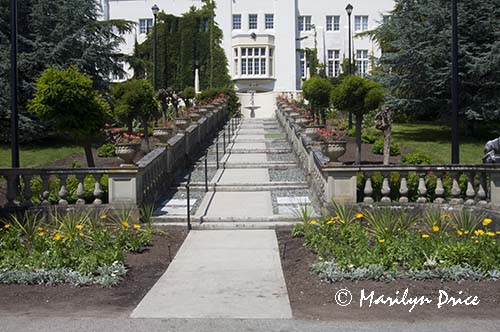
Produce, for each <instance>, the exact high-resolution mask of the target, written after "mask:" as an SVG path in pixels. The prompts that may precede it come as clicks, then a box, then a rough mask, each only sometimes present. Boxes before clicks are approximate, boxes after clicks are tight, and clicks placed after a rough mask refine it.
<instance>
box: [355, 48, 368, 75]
mask: <svg viewBox="0 0 500 332" xmlns="http://www.w3.org/2000/svg"><path fill="white" fill-rule="evenodd" d="M368 60H369V59H368V50H356V66H357V74H358V75H359V76H362V77H365V76H366V75H368Z"/></svg>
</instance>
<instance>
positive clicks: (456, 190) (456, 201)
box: [450, 172, 464, 204]
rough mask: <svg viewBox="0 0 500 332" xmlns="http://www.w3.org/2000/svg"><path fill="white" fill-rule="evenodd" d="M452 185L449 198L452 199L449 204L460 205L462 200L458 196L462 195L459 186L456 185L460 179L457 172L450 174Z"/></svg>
mask: <svg viewBox="0 0 500 332" xmlns="http://www.w3.org/2000/svg"><path fill="white" fill-rule="evenodd" d="M451 177H452V181H453V185H452V187H451V197H452V199H451V200H450V203H451V204H462V203H463V202H464V200H463V199H462V197H460V195H461V194H462V191H461V190H460V185H459V183H458V178H459V177H460V173H458V172H453V173H451Z"/></svg>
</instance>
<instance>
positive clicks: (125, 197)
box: [0, 105, 229, 211]
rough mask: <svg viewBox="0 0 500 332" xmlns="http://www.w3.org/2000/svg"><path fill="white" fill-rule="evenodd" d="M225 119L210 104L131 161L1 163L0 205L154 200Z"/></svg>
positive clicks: (225, 111) (224, 110)
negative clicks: (69, 165)
mask: <svg viewBox="0 0 500 332" xmlns="http://www.w3.org/2000/svg"><path fill="white" fill-rule="evenodd" d="M228 119H229V110H228V109H227V107H225V106H224V105H219V106H217V107H216V108H214V107H212V109H211V110H210V111H209V112H207V113H206V114H205V115H204V116H203V117H202V118H201V119H200V120H198V121H197V122H196V123H193V124H191V125H190V126H189V127H188V128H187V129H186V130H185V131H184V132H182V133H177V134H176V135H175V136H173V137H172V138H170V140H169V141H168V142H167V144H166V146H162V147H158V148H156V149H154V150H153V151H151V152H150V153H148V154H147V155H146V156H144V158H142V159H141V160H140V161H138V162H137V163H136V165H133V166H130V167H116V168H74V169H44V168H19V169H11V168H8V169H0V208H1V210H5V211H8V210H13V209H25V208H31V207H34V206H36V207H46V206H51V205H57V206H61V207H68V206H72V205H74V206H85V205H102V204H111V205H120V206H139V205H141V204H143V203H145V202H148V203H153V202H154V201H156V200H157V199H159V198H161V196H162V195H163V194H164V192H165V191H167V190H168V188H169V187H170V185H171V184H172V183H173V181H174V179H175V175H176V172H177V171H179V170H181V169H183V168H184V167H185V166H186V165H187V163H189V162H191V159H192V158H193V157H194V156H195V155H196V154H197V153H198V152H199V151H200V150H201V148H202V146H203V145H205V144H207V143H208V141H209V139H210V138H211V137H213V136H215V135H216V134H217V132H218V131H219V130H220V129H221V128H222V127H223V126H224V124H225V123H226V122H227V121H228ZM2 187H3V188H5V195H4V196H5V197H4V198H2V197H1V196H2V189H1V188H2Z"/></svg>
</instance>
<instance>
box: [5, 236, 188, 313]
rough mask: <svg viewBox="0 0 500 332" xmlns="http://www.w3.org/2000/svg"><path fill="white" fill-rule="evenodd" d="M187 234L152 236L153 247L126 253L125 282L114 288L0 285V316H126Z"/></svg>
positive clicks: (162, 269) (156, 277)
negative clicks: (136, 252) (140, 251)
mask: <svg viewBox="0 0 500 332" xmlns="http://www.w3.org/2000/svg"><path fill="white" fill-rule="evenodd" d="M186 235H187V234H186V232H184V231H180V230H169V231H167V232H161V233H159V232H158V233H157V234H154V235H153V245H152V246H151V247H150V248H148V249H147V250H146V251H144V252H143V253H141V254H128V255H127V260H126V265H127V268H128V272H127V275H126V276H125V279H124V280H123V281H122V282H121V283H120V284H119V285H118V286H116V287H113V288H102V287H100V286H89V287H71V286H69V285H58V286H31V285H0V316H2V315H10V316H13V315H14V316H23V317H47V316H48V317H54V316H55V317H103V318H111V317H112V318H116V317H128V316H129V315H130V313H131V312H132V310H133V309H134V308H135V307H136V306H137V304H138V303H139V302H140V301H141V300H142V298H143V297H144V295H146V293H147V292H148V291H149V290H150V289H151V287H152V286H153V285H154V284H155V283H156V281H157V280H158V279H159V278H160V276H161V275H162V274H163V273H164V272H165V270H166V269H167V267H168V266H169V264H170V257H169V247H170V253H171V256H172V259H173V257H174V256H175V254H176V253H177V251H178V250H179V248H180V246H181V245H182V243H183V241H184V239H185V237H186Z"/></svg>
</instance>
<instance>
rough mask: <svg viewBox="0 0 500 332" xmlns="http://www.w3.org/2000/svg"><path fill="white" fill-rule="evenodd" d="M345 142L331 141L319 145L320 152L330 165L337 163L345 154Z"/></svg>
mask: <svg viewBox="0 0 500 332" xmlns="http://www.w3.org/2000/svg"><path fill="white" fill-rule="evenodd" d="M346 146H347V142H346V141H331V142H322V143H321V152H322V153H323V155H324V156H325V157H328V158H329V159H330V163H339V158H340V157H342V156H343V155H344V154H345V152H346Z"/></svg>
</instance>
